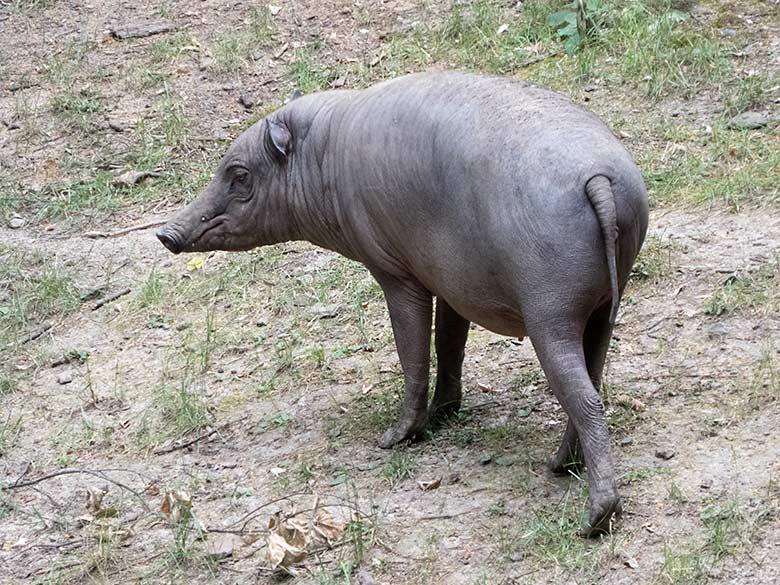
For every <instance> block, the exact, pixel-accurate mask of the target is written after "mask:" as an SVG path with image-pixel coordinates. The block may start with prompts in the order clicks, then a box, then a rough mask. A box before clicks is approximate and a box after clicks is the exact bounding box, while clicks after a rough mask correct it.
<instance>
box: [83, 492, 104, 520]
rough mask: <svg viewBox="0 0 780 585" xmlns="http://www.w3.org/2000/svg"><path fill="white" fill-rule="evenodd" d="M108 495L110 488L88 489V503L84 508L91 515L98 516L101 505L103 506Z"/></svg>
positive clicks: (85, 503)
mask: <svg viewBox="0 0 780 585" xmlns="http://www.w3.org/2000/svg"><path fill="white" fill-rule="evenodd" d="M107 493H108V488H107V487H106V486H103V487H88V488H87V494H86V495H87V499H86V502H84V507H85V508H86V509H87V512H89V513H90V514H94V515H97V513H98V512H100V510H101V505H102V504H103V498H104V497H105V496H106V494H107Z"/></svg>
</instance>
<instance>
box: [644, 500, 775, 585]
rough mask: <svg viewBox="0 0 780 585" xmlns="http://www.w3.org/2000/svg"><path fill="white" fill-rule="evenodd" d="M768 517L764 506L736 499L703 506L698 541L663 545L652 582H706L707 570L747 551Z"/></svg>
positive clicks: (686, 584) (676, 584)
mask: <svg viewBox="0 0 780 585" xmlns="http://www.w3.org/2000/svg"><path fill="white" fill-rule="evenodd" d="M772 514H773V511H772V510H771V509H770V508H769V507H768V506H766V505H756V506H751V505H747V504H744V503H741V502H739V501H737V500H728V501H725V502H717V501H713V502H709V503H707V504H706V505H705V506H704V507H703V508H702V509H701V510H700V511H699V520H700V521H701V524H702V527H703V537H702V538H701V539H700V540H698V541H695V540H690V541H688V542H675V543H665V544H664V547H663V555H664V558H663V565H662V566H661V570H660V572H659V574H658V575H657V576H656V579H655V582H656V583H663V584H666V585H693V584H698V583H706V582H707V581H708V580H709V573H710V571H711V570H712V569H713V568H714V567H715V566H717V565H718V563H720V562H721V561H723V559H725V558H726V557H730V556H740V555H742V554H748V553H749V552H750V550H751V549H752V547H753V545H754V543H755V542H756V540H757V539H758V537H759V535H760V533H761V529H762V527H763V525H764V524H765V523H766V522H767V521H768V519H769V518H770V516H771V515H772Z"/></svg>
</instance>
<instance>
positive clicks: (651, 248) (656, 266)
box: [631, 235, 675, 284]
mask: <svg viewBox="0 0 780 585" xmlns="http://www.w3.org/2000/svg"><path fill="white" fill-rule="evenodd" d="M674 249H675V246H674V244H673V243H672V242H671V241H670V240H668V239H666V240H664V238H663V236H656V235H651V236H649V237H648V238H646V239H645V243H644V245H643V246H642V250H641V251H640V252H639V256H638V257H637V259H636V262H635V263H634V267H633V268H632V270H631V278H632V279H634V280H639V281H643V282H648V283H650V284H658V283H659V282H661V281H662V280H665V279H666V278H669V277H670V276H671V274H672V273H673V270H674V269H673V264H672V252H673V251H674Z"/></svg>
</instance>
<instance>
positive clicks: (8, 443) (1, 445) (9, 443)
mask: <svg viewBox="0 0 780 585" xmlns="http://www.w3.org/2000/svg"><path fill="white" fill-rule="evenodd" d="M21 432H22V417H21V416H18V417H14V416H12V415H11V413H8V415H7V416H6V417H5V419H2V418H0V457H3V456H5V455H7V454H8V452H9V451H10V450H11V448H12V447H13V445H14V443H15V442H16V439H17V438H18V437H19V434H20V433H21Z"/></svg>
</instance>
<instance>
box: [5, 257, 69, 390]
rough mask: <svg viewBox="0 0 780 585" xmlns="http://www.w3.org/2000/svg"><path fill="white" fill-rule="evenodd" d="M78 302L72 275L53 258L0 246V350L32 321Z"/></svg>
mask: <svg viewBox="0 0 780 585" xmlns="http://www.w3.org/2000/svg"><path fill="white" fill-rule="evenodd" d="M79 305H80V299H79V293H78V290H77V289H76V286H75V285H74V283H73V279H72V276H71V275H70V273H69V272H67V271H66V270H65V269H64V267H63V266H62V265H61V264H60V263H59V262H58V261H56V259H55V260H52V259H49V258H44V257H42V256H39V255H37V254H29V253H28V252H26V251H24V252H23V251H21V250H16V249H14V248H11V247H8V246H4V245H0V341H2V345H1V346H0V351H4V350H5V349H7V348H11V347H12V346H13V345H14V344H15V341H16V340H17V339H18V337H19V336H21V335H22V333H23V332H26V331H27V330H29V329H31V328H32V327H33V326H34V325H35V324H40V323H43V322H44V321H46V320H47V319H49V318H52V317H54V316H56V315H65V314H67V313H69V312H71V311H73V310H75V309H76V308H77V307H78V306H79ZM3 386H4V387H6V388H10V382H7V383H4V384H3Z"/></svg>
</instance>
